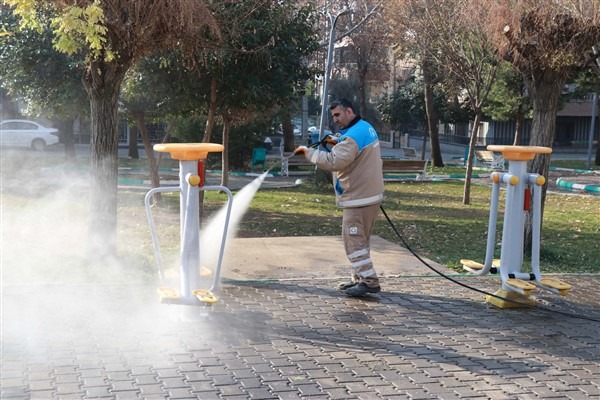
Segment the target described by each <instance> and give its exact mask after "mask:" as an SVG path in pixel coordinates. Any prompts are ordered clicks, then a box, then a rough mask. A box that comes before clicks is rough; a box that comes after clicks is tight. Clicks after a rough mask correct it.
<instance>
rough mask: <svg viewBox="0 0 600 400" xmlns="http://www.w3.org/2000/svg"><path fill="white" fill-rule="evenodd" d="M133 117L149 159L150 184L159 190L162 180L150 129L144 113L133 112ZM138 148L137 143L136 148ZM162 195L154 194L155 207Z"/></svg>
mask: <svg viewBox="0 0 600 400" xmlns="http://www.w3.org/2000/svg"><path fill="white" fill-rule="evenodd" d="M131 115H132V116H133V118H134V119H135V122H136V123H137V125H138V129H139V130H140V135H141V137H142V143H143V144H144V150H145V151H146V158H147V159H148V168H149V170H150V183H151V185H152V187H153V188H157V187H159V186H160V178H159V176H158V164H157V163H156V158H155V157H154V149H153V148H152V145H151V143H150V138H149V137H148V128H147V127H146V118H145V115H144V112H143V111H133V112H131ZM136 142H137V140H136ZM135 147H136V148H137V143H136V146H135ZM160 199H161V197H160V193H154V195H153V196H152V203H153V204H154V205H158V204H160Z"/></svg>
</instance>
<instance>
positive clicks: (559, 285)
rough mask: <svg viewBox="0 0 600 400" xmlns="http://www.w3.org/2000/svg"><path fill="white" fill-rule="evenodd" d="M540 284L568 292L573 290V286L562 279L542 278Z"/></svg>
mask: <svg viewBox="0 0 600 400" xmlns="http://www.w3.org/2000/svg"><path fill="white" fill-rule="evenodd" d="M540 283H541V284H542V285H544V286H548V287H551V288H554V289H558V290H567V289H571V285H570V284H568V283H567V282H563V281H561V280H560V279H556V278H542V279H540Z"/></svg>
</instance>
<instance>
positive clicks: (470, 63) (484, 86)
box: [425, 0, 498, 204]
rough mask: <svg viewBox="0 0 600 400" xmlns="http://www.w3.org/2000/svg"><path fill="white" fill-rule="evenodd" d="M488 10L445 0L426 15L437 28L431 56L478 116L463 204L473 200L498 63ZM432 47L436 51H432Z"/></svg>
mask: <svg viewBox="0 0 600 400" xmlns="http://www.w3.org/2000/svg"><path fill="white" fill-rule="evenodd" d="M488 16H489V13H488V10H487V9H486V8H485V7H484V6H483V5H482V4H481V3H480V2H478V1H473V0H446V1H441V2H440V4H439V5H438V6H437V7H428V8H427V9H426V13H425V18H427V19H428V20H429V23H430V25H431V26H434V27H435V29H430V30H429V31H428V34H429V41H430V42H431V43H433V44H434V47H433V48H431V49H430V51H429V56H430V57H432V58H433V59H434V60H435V62H436V64H437V65H440V66H442V68H443V69H444V79H445V81H446V84H447V85H449V86H455V90H456V91H457V92H458V93H461V94H462V96H463V97H466V98H467V99H468V101H469V104H470V106H471V110H472V111H473V113H474V115H475V119H474V121H473V125H472V128H471V133H470V140H469V154H468V158H467V171H466V174H465V185H464V192H463V204H470V202H471V199H470V197H471V175H472V171H473V158H474V150H475V144H476V141H477V137H478V133H479V126H480V122H481V118H482V115H483V105H484V103H485V101H486V99H487V97H488V94H489V92H490V89H491V87H492V84H493V83H494V79H495V77H496V71H497V69H498V62H497V59H496V55H495V52H494V47H493V42H492V40H491V36H490V35H489V34H488V32H487V31H486V29H485V27H486V26H487V24H488ZM432 50H433V51H432Z"/></svg>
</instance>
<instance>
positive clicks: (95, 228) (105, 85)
mask: <svg viewBox="0 0 600 400" xmlns="http://www.w3.org/2000/svg"><path fill="white" fill-rule="evenodd" d="M129 65H131V60H128V59H127V57H125V56H124V57H123V58H122V59H120V62H119V63H117V62H112V63H109V62H92V63H91V65H90V66H89V67H88V69H87V70H86V72H85V74H84V76H83V84H84V86H85V89H86V91H87V93H88V97H89V99H90V119H91V128H90V133H91V153H92V154H91V155H92V157H91V175H92V176H91V188H90V226H89V229H90V235H89V242H88V248H89V256H90V258H91V259H92V260H93V261H98V262H106V261H110V260H111V259H114V258H115V257H116V256H117V172H118V150H119V147H118V135H119V131H118V123H119V117H118V100H119V92H120V90H121V83H122V82H123V79H124V77H125V73H126V72H127V69H128V68H129Z"/></svg>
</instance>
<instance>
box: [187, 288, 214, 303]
mask: <svg viewBox="0 0 600 400" xmlns="http://www.w3.org/2000/svg"><path fill="white" fill-rule="evenodd" d="M192 294H193V295H194V296H196V298H197V299H198V300H200V301H201V302H203V303H216V302H217V297H216V296H215V295H214V294H213V293H212V292H211V291H210V290H200V289H197V290H194V291H192Z"/></svg>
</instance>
